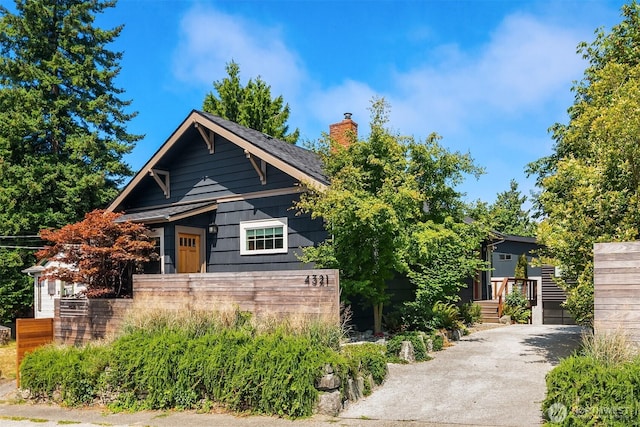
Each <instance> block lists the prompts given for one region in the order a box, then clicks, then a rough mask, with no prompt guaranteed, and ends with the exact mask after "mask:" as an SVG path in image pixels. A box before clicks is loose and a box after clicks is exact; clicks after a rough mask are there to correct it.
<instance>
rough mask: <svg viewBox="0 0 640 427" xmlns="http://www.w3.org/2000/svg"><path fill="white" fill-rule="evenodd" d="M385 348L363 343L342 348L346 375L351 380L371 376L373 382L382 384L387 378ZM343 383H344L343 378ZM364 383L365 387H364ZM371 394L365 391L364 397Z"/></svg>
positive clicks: (367, 390) (368, 390)
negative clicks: (346, 369) (346, 370)
mask: <svg viewBox="0 0 640 427" xmlns="http://www.w3.org/2000/svg"><path fill="white" fill-rule="evenodd" d="M385 351H386V349H385V347H384V346H380V345H378V344H374V343H364V344H357V345H347V346H344V347H343V348H342V351H341V354H342V356H343V357H344V358H345V360H346V365H347V368H348V372H347V373H348V375H349V376H350V377H351V378H357V377H359V376H363V377H365V378H366V377H367V376H369V375H371V378H373V382H374V383H375V384H377V385H379V384H382V382H383V381H384V379H385V378H386V376H387V372H388V370H387V358H386V357H385ZM342 378H343V383H345V382H346V381H344V379H345V378H344V376H343V377H342ZM366 384H367V383H366V381H365V385H366ZM370 392H371V390H370V389H365V393H364V394H365V395H367V394H369V393H370Z"/></svg>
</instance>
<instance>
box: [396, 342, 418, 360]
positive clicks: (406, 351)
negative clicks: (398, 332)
mask: <svg viewBox="0 0 640 427" xmlns="http://www.w3.org/2000/svg"><path fill="white" fill-rule="evenodd" d="M398 357H399V358H400V359H402V360H405V361H407V362H409V363H413V362H415V361H416V355H415V351H414V348H413V344H412V343H411V341H402V344H401V345H400V353H399V354H398Z"/></svg>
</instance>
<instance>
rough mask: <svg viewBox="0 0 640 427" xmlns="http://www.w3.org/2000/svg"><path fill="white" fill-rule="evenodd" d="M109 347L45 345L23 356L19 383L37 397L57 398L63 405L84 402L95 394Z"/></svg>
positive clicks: (103, 374) (108, 356)
mask: <svg viewBox="0 0 640 427" xmlns="http://www.w3.org/2000/svg"><path fill="white" fill-rule="evenodd" d="M109 360H110V349H109V348H108V347H105V346H100V345H88V346H86V347H82V348H78V347H62V346H54V345H48V346H44V347H40V348H38V349H36V350H34V351H33V352H31V353H28V354H27V355H25V358H24V359H23V361H22V364H21V365H20V385H21V387H23V388H27V389H29V390H30V391H31V393H32V394H33V395H34V396H36V397H40V398H48V399H53V397H54V393H56V392H59V393H60V399H61V400H62V402H63V403H65V404H67V405H80V404H86V403H89V402H91V401H93V399H94V398H95V397H96V396H97V395H98V394H99V390H100V388H101V387H102V385H103V381H104V376H105V369H106V366H107V365H108V361H109Z"/></svg>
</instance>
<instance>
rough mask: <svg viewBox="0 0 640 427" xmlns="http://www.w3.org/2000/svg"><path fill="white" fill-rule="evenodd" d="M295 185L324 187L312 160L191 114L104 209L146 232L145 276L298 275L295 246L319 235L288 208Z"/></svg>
mask: <svg viewBox="0 0 640 427" xmlns="http://www.w3.org/2000/svg"><path fill="white" fill-rule="evenodd" d="M337 125H339V126H338V130H340V131H341V132H344V131H345V130H347V129H349V130H356V129H357V125H356V124H355V122H353V121H351V119H350V118H345V120H343V121H342V122H341V123H339V124H337ZM334 126H335V125H334ZM301 184H304V185H308V186H310V187H314V188H318V189H324V188H325V187H326V186H327V185H328V184H329V182H328V179H327V177H326V176H325V175H324V173H323V170H322V162H321V160H320V158H319V157H318V155H317V154H315V153H314V152H312V151H310V150H306V149H304V148H301V147H298V146H295V145H292V144H288V143H286V142H283V141H280V140H278V139H275V138H272V137H270V136H268V135H265V134H263V133H262V132H258V131H255V130H251V129H248V128H246V127H244V126H241V125H238V124H236V123H233V122H231V121H228V120H225V119H222V118H220V117H217V116H214V115H212V114H208V113H204V112H201V111H196V110H194V111H192V112H191V113H190V114H189V115H188V116H187V118H186V119H185V120H184V121H183V122H182V124H180V126H179V127H178V128H177V129H176V130H175V131H174V132H173V133H172V134H171V136H170V137H169V139H167V141H166V142H165V143H164V144H163V145H162V146H161V147H160V149H159V150H158V151H157V152H156V153H155V154H154V155H153V156H152V157H151V159H150V160H149V161H148V162H147V163H146V164H145V165H144V166H143V167H142V169H141V170H140V171H139V172H138V173H137V174H136V175H135V176H134V177H133V179H132V180H131V181H130V182H129V184H128V185H127V186H126V187H125V188H124V190H123V191H122V192H121V194H120V195H119V196H118V197H117V198H116V199H115V200H114V201H113V203H111V205H110V206H109V207H108V210H109V211H114V212H122V213H123V214H124V215H123V216H122V217H121V220H123V221H124V220H130V221H133V222H139V223H143V224H145V225H146V226H147V227H149V228H151V229H152V232H153V235H152V236H153V237H154V238H155V239H156V243H157V251H158V254H159V255H160V257H159V261H158V262H156V263H152V264H149V265H147V266H146V268H145V271H146V273H158V274H173V273H199V272H200V273H205V272H242V271H261V270H291V269H301V268H305V267H307V268H308V267H311V266H309V265H307V266H305V265H304V264H303V263H302V262H301V261H300V260H299V255H300V254H301V253H302V248H304V247H306V246H313V245H316V244H318V243H320V242H322V241H324V240H325V238H326V232H325V230H324V228H323V223H322V221H321V220H319V219H315V220H314V219H311V217H310V216H309V215H304V214H299V213H298V212H297V211H296V210H295V209H294V208H293V205H294V203H295V202H296V200H298V198H299V196H300V193H301V191H304V187H303V186H302V185H301Z"/></svg>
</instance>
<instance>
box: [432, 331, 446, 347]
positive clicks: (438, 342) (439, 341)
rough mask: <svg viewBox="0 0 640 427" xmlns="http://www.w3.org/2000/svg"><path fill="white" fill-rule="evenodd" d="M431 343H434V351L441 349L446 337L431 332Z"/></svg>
mask: <svg viewBox="0 0 640 427" xmlns="http://www.w3.org/2000/svg"><path fill="white" fill-rule="evenodd" d="M431 343H432V345H433V351H440V350H442V347H443V346H444V337H443V336H442V335H440V334H436V333H432V334H431Z"/></svg>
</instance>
